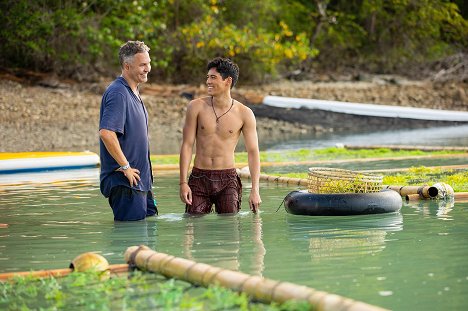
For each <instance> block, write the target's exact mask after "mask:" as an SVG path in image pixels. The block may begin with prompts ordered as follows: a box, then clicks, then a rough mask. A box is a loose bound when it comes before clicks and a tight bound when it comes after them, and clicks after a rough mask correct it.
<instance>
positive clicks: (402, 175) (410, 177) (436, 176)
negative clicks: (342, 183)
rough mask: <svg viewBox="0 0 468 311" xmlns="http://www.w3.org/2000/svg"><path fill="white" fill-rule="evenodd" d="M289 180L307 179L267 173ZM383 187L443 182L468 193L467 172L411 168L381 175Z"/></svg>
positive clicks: (299, 175)
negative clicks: (288, 178)
mask: <svg viewBox="0 0 468 311" xmlns="http://www.w3.org/2000/svg"><path fill="white" fill-rule="evenodd" d="M269 174H270V175H279V176H285V177H290V178H303V179H306V178H307V177H308V174H307V172H293V173H286V174H281V173H278V174H276V173H274V172H271V173H269ZM383 175H384V177H383V184H384V185H398V186H422V185H433V184H435V183H437V182H443V183H446V184H449V185H450V186H452V188H453V190H454V191H455V192H468V171H466V170H454V169H443V168H429V167H425V166H418V167H412V168H410V169H409V170H408V171H401V172H396V173H394V172H392V173H383Z"/></svg>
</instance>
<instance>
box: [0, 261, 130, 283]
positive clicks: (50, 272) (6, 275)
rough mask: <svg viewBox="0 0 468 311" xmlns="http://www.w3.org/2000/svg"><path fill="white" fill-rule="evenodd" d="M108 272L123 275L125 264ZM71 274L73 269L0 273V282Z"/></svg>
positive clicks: (126, 266)
mask: <svg viewBox="0 0 468 311" xmlns="http://www.w3.org/2000/svg"><path fill="white" fill-rule="evenodd" d="M109 271H110V272H111V273H114V274H117V273H124V272H127V271H128V265H127V264H117V265H110V266H109ZM71 272H73V269H70V268H67V269H50V270H38V271H23V272H7V273H0V282H2V281H8V280H10V279H12V278H14V277H16V276H19V277H37V278H45V277H62V276H66V275H68V274H70V273H71Z"/></svg>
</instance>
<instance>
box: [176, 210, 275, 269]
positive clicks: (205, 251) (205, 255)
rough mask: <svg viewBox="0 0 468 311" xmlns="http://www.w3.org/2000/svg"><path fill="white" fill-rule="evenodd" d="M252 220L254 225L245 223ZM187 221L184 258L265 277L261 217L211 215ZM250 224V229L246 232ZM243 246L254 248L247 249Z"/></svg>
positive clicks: (246, 214) (247, 214)
mask: <svg viewBox="0 0 468 311" xmlns="http://www.w3.org/2000/svg"><path fill="white" fill-rule="evenodd" d="M211 216H215V217H211ZM248 217H252V218H251V221H245V220H246V218H248ZM184 220H185V221H184V222H185V231H184V242H183V246H184V253H183V257H185V258H187V259H190V260H194V261H198V262H213V261H216V266H219V267H222V268H225V269H230V270H235V271H249V273H250V274H253V275H259V276H262V274H263V270H264V267H265V264H264V257H265V254H266V250H265V246H264V244H263V239H262V237H263V231H262V219H261V217H260V215H259V214H256V215H249V213H240V214H239V215H235V216H221V215H208V216H203V217H186V218H185V219H184ZM246 224H248V225H249V226H250V228H246V227H245V226H246ZM246 239H248V240H246ZM243 244H253V245H252V247H246V246H245V245H243ZM245 250H247V251H246V252H245V253H244V251H245ZM241 257H242V260H241ZM249 257H250V258H249ZM246 258H249V260H246ZM246 262H250V264H248V267H246V269H244V268H243V267H242V266H241V263H246Z"/></svg>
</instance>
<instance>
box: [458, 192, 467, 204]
mask: <svg viewBox="0 0 468 311" xmlns="http://www.w3.org/2000/svg"><path fill="white" fill-rule="evenodd" d="M457 201H460V202H467V201H468V192H455V202H457Z"/></svg>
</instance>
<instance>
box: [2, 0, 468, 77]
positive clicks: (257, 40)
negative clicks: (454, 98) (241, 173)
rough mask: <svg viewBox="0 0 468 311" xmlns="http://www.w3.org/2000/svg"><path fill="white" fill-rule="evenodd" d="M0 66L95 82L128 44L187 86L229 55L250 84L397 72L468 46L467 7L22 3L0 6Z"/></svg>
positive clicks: (238, 1)
mask: <svg viewBox="0 0 468 311" xmlns="http://www.w3.org/2000/svg"><path fill="white" fill-rule="evenodd" d="M0 9H1V11H2V19H0V40H1V42H2V44H1V46H2V51H1V56H0V57H1V58H0V66H2V67H4V68H25V69H32V70H38V71H46V72H55V73H57V74H58V75H60V76H68V77H73V78H76V79H85V80H88V79H94V78H95V77H96V76H98V75H103V74H104V75H107V74H109V73H110V72H114V73H115V72H116V71H117V55H116V54H117V50H118V47H119V46H120V45H121V44H122V43H123V42H125V41H127V40H142V41H145V43H146V44H147V45H148V46H150V48H151V51H150V55H151V57H152V65H153V74H152V75H151V76H152V77H153V79H154V78H156V79H160V80H166V81H170V82H187V81H193V80H194V79H199V77H200V75H201V76H203V72H204V66H205V64H206V61H207V60H208V59H210V58H212V57H214V56H227V57H230V58H232V59H234V60H235V61H236V62H238V63H239V64H240V66H241V68H242V76H243V81H263V80H265V79H266V78H269V77H275V76H278V75H286V74H288V73H291V72H296V73H297V72H308V71H310V70H311V69H337V68H343V67H352V68H361V69H365V70H368V71H373V72H393V71H395V70H398V69H399V68H403V67H404V66H405V65H407V64H408V63H424V62H427V61H431V60H434V59H437V58H441V57H444V56H448V55H450V54H453V53H457V52H460V51H462V52H466V50H467V48H468V22H467V20H466V17H467V7H466V4H465V2H464V1H463V0H459V1H446V0H315V1H314V0H261V1H260V0H259V1H244V0H186V1H185V0H158V1H155V0H134V1H126V0H87V1H83V0H15V1H2V2H1V4H0Z"/></svg>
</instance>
